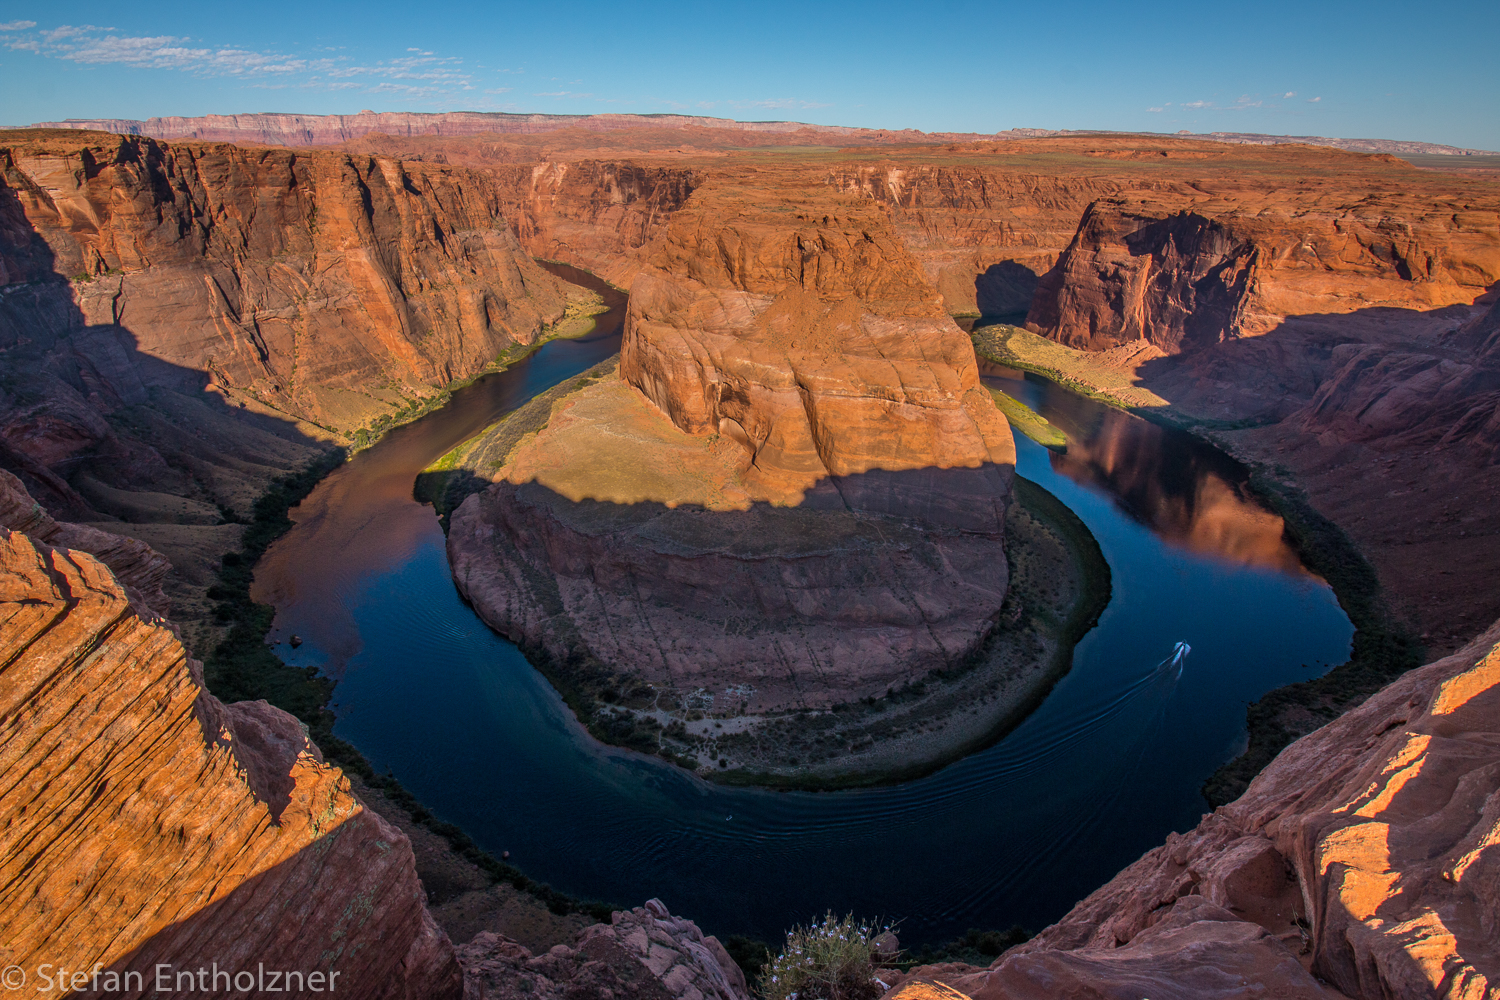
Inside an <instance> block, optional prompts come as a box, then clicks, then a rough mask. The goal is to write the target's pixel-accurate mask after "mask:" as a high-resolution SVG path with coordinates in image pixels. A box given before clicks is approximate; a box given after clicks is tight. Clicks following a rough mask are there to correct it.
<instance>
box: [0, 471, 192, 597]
mask: <svg viewBox="0 0 1500 1000" xmlns="http://www.w3.org/2000/svg"><path fill="white" fill-rule="evenodd" d="M0 527H3V528H8V529H9V530H11V531H18V532H21V533H22V534H26V535H30V536H31V537H32V538H33V539H35V540H36V541H38V542H42V543H44V544H46V545H54V546H56V547H58V548H62V549H76V550H78V551H80V552H87V553H88V554H89V555H92V556H94V557H95V558H96V559H98V560H99V561H100V562H102V563H103V564H104V565H105V566H107V567H109V571H110V572H111V573H113V574H114V577H115V580H116V581H118V582H119V584H120V586H121V587H122V588H123V589H124V591H125V594H126V596H127V597H128V598H129V599H130V606H131V608H132V610H134V611H135V613H136V614H137V615H139V616H140V617H141V618H143V619H145V620H147V621H154V620H158V619H165V618H166V617H167V615H168V613H169V612H170V611H171V608H172V602H171V600H170V599H169V598H168V597H167V595H166V592H165V591H164V590H163V589H162V586H163V584H164V583H165V582H166V579H167V574H169V573H171V572H172V564H171V563H170V562H168V561H167V557H166V556H164V555H162V554H161V553H160V552H157V551H156V550H155V549H153V548H152V547H151V546H149V545H147V544H146V543H145V542H142V541H139V540H138V539H134V538H126V537H125V536H123V535H116V534H112V533H111V532H108V531H101V530H100V529H98V528H92V527H90V526H88V525H86V524H68V523H67V522H59V521H54V520H53V519H52V516H51V515H50V514H48V513H47V511H46V509H45V508H43V507H42V505H41V504H39V503H37V502H36V501H35V500H33V499H32V498H31V494H29V493H27V492H26V487H25V486H24V485H23V484H22V483H21V481H20V480H19V479H17V478H16V477H15V476H13V475H11V474H10V473H9V472H6V471H5V470H4V469H0Z"/></svg>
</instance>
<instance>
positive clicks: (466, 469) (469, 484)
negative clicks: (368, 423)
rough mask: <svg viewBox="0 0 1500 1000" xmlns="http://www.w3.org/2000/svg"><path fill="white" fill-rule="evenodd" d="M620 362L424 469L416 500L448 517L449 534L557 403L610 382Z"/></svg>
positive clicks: (538, 400) (608, 363)
mask: <svg viewBox="0 0 1500 1000" xmlns="http://www.w3.org/2000/svg"><path fill="white" fill-rule="evenodd" d="M619 363H620V356H619V355H618V354H616V355H613V356H612V357H609V358H606V359H605V360H603V361H601V362H599V363H598V364H597V365H594V366H593V367H592V368H590V369H588V370H587V371H585V372H583V373H581V374H579V375H578V376H577V377H575V378H571V379H568V380H567V381H566V382H562V383H559V384H558V385H555V386H553V387H552V388H550V389H548V390H547V391H546V392H541V393H538V394H537V395H535V396H533V397H532V398H531V399H529V400H527V401H526V402H525V403H523V404H522V405H520V406H518V407H516V408H515V409H514V410H512V411H511V412H510V413H507V414H506V415H505V416H503V417H501V418H500V419H499V420H497V421H496V422H495V423H493V424H491V425H490V426H489V427H488V428H486V429H485V430H484V431H482V432H480V433H479V434H476V435H475V436H474V437H472V438H470V439H469V440H467V441H465V442H463V443H462V444H460V445H458V446H457V447H455V448H454V449H453V450H452V451H449V452H448V453H447V454H445V455H443V456H442V457H440V458H439V459H438V460H437V461H435V462H433V463H432V464H431V465H429V466H428V467H427V468H425V469H423V470H422V471H421V473H420V474H418V476H417V483H416V487H415V489H414V491H413V496H415V497H416V499H417V501H418V502H420V503H430V504H432V506H433V508H434V509H435V510H436V511H437V512H438V514H439V515H441V517H442V521H441V523H442V526H443V532H444V534H446V533H447V531H448V518H449V516H450V515H451V514H452V513H453V512H454V511H455V510H457V509H458V507H459V505H460V504H462V503H463V502H464V501H465V500H466V499H468V498H469V496H471V495H472V494H474V493H478V492H479V491H481V490H483V489H484V488H485V487H487V486H489V485H490V483H491V482H492V481H493V480H492V479H491V478H490V477H491V476H492V475H493V474H494V473H495V472H497V471H498V470H499V469H500V467H501V466H503V465H504V464H505V462H506V460H507V459H509V458H510V454H511V452H513V451H514V450H515V448H516V445H518V444H520V442H521V439H522V438H524V437H525V436H526V435H528V434H534V433H536V432H537V431H540V430H541V429H543V428H544V427H546V426H547V423H548V422H549V421H550V420H551V419H552V405H553V404H554V403H556V402H557V401H558V400H560V399H562V398H563V397H565V396H570V395H572V394H573V393H575V392H578V391H579V390H580V389H583V388H586V387H587V386H590V385H593V384H594V383H595V382H598V381H599V380H600V379H602V378H605V377H606V376H608V375H609V374H611V373H612V372H613V371H614V370H615V369H616V368H617V367H618V366H619Z"/></svg>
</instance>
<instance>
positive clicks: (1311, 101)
mask: <svg viewBox="0 0 1500 1000" xmlns="http://www.w3.org/2000/svg"><path fill="white" fill-rule="evenodd" d="M1322 99H1323V98H1321V97H1309V98H1308V99H1307V103H1308V104H1317V103H1318V102H1319V101H1321V100H1322Z"/></svg>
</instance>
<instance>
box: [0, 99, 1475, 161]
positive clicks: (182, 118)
mask: <svg viewBox="0 0 1500 1000" xmlns="http://www.w3.org/2000/svg"><path fill="white" fill-rule="evenodd" d="M383 116H403V117H423V118H438V117H444V116H473V117H477V118H511V119H530V120H532V121H548V120H551V121H558V120H587V119H663V118H675V119H682V120H684V121H685V122H695V121H700V122H715V123H719V122H722V123H730V124H733V125H740V126H751V127H752V128H753V127H754V126H760V127H761V128H753V130H755V131H760V130H761V129H765V130H767V131H793V130H794V129H795V130H802V129H807V130H811V131H820V132H822V131H826V132H833V133H840V134H855V133H877V134H878V133H884V134H887V135H890V134H897V135H899V134H903V133H911V134H914V135H920V136H932V137H935V138H948V137H974V138H979V139H991V138H995V137H1001V138H1047V137H1049V136H1061V135H1141V136H1152V137H1159V138H1167V139H1174V138H1184V139H1207V140H1210V141H1219V142H1224V141H1228V142H1231V143H1235V144H1246V145H1264V144H1282V143H1287V142H1297V141H1302V142H1307V143H1311V144H1313V145H1327V146H1334V145H1335V144H1343V143H1350V144H1356V143H1357V144H1371V146H1372V147H1373V146H1374V145H1376V144H1380V145H1386V144H1389V145H1391V146H1403V147H1428V149H1426V150H1417V149H1408V150H1406V152H1408V153H1409V154H1416V153H1423V152H1426V153H1431V154H1435V155H1446V156H1500V151H1496V150H1485V149H1471V148H1466V147H1460V146H1452V145H1448V144H1446V143H1436V142H1428V141H1425V140H1419V139H1376V138H1369V137H1343V136H1321V135H1291V134H1276V133H1266V132H1192V131H1189V130H1187V129H1180V130H1178V131H1176V132H1153V131H1146V130H1137V129H1108V128H1085V129H1049V128H1038V127H1015V128H1009V129H1000V130H998V131H995V132H928V131H926V130H923V129H919V128H912V127H906V128H871V127H867V126H861V125H828V124H819V123H816V122H803V121H795V120H792V119H782V118H776V119H740V118H729V117H722V116H717V115H695V114H685V113H683V112H678V111H658V112H621V111H604V112H593V113H588V114H579V113H565V114H558V113H554V112H545V111H475V110H468V109H464V110H454V111H375V110H371V109H362V110H360V111H356V112H350V113H332V114H316V113H306V112H296V111H237V112H228V113H220V112H209V113H206V114H201V115H152V116H151V117H149V118H119V117H88V118H63V119H60V120H57V121H47V122H33V123H31V124H29V125H0V130H4V131H15V130H21V129H41V128H75V129H80V130H82V126H86V125H91V124H93V125H97V124H104V123H109V124H119V125H135V126H141V127H145V126H149V125H151V124H153V123H169V122H182V123H187V122H193V121H204V120H208V119H221V120H222V119H239V118H291V119H297V120H301V119H321V120H329V119H359V118H366V117H383ZM768 126H769V127H770V128H767V127H768ZM776 126H782V128H776ZM786 126H792V127H794V128H786ZM100 131H114V130H110V129H102V130H100ZM116 134H122V133H119V132H116ZM123 134H138V135H144V134H145V133H143V132H140V131H133V132H130V133H123ZM150 137H151V138H166V137H164V136H150ZM178 138H191V137H178ZM1257 140H1260V141H1257ZM1275 140H1279V141H1280V142H1276V141H1275ZM1336 148H1346V147H1344V146H1342V145H1339V146H1337V147H1336ZM1353 151H1356V152H1362V151H1367V152H1386V151H1387V150H1379V149H1374V148H1370V149H1360V148H1355V149H1354V150H1353Z"/></svg>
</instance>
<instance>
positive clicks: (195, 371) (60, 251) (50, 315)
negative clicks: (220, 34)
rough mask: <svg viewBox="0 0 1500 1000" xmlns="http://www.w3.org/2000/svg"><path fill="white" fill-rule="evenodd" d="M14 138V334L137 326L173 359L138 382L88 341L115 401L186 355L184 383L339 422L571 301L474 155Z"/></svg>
mask: <svg viewBox="0 0 1500 1000" xmlns="http://www.w3.org/2000/svg"><path fill="white" fill-rule="evenodd" d="M7 138H8V139H11V143H12V144H11V145H10V146H9V148H7V149H5V150H4V152H3V153H0V157H3V159H0V168H3V170H4V183H5V190H4V192H3V196H0V204H3V206H4V208H5V210H6V214H7V216H8V218H7V229H8V236H9V239H8V243H9V246H7V247H5V248H3V252H0V261H3V262H0V275H3V277H0V282H3V283H4V284H6V285H15V284H20V283H24V284H25V286H26V287H25V288H24V289H15V290H13V291H12V293H11V294H8V295H7V296H6V306H7V307H8V308H7V313H8V314H9V318H10V319H11V321H12V324H13V325H12V326H11V328H10V329H9V330H8V331H7V334H6V342H5V343H4V345H3V346H4V347H6V348H7V349H14V348H16V347H18V346H21V344H22V342H23V341H30V344H29V345H28V346H30V348H31V350H32V351H35V350H37V349H39V348H43V345H46V346H47V347H51V346H54V345H55V344H57V343H58V342H59V341H60V340H64V339H65V338H67V337H69V336H70V335H72V334H75V333H77V332H79V330H80V327H84V326H87V327H92V328H102V329H104V330H109V331H110V332H112V333H113V334H114V339H116V340H120V339H122V338H133V341H134V342H133V344H122V345H121V346H120V347H116V348H114V351H113V353H114V354H115V355H117V356H118V355H120V354H122V353H128V351H129V349H130V348H133V349H134V351H135V352H137V353H138V354H140V355H144V356H146V357H148V358H150V359H154V360H155V361H158V362H165V363H166V365H159V366H157V368H158V370H157V371H153V372H150V373H149V374H146V375H145V377H142V373H141V372H140V371H139V369H141V368H143V367H146V366H145V365H144V364H136V365H133V366H131V367H133V368H135V369H137V370H135V371H129V372H122V371H118V370H117V368H118V367H120V365H119V361H120V360H123V359H118V358H117V359H109V358H108V357H107V356H101V355H106V352H104V351H102V350H93V351H89V352H88V356H89V361H90V362H91V363H92V365H93V367H94V369H95V371H94V373H93V374H94V382H95V385H94V386H91V388H95V389H97V391H99V392H100V393H101V395H103V396H104V397H105V398H106V399H112V398H113V399H117V400H118V399H126V398H128V397H130V396H131V394H132V390H135V391H136V393H137V394H139V389H140V387H142V386H144V387H145V388H147V389H149V388H150V387H152V386H155V385H159V384H161V383H162V381H163V379H164V378H166V377H168V376H167V374H166V373H165V372H163V371H161V370H160V369H165V368H167V366H171V368H172V369H175V370H176V374H177V376H178V377H177V378H176V379H175V381H176V382H177V383H179V384H178V385H173V386H171V387H172V388H187V389H201V388H202V387H203V386H204V384H206V383H210V382H211V383H212V384H213V385H214V386H215V387H217V388H219V389H221V390H226V391H229V392H240V393H244V394H247V395H249V396H251V397H253V398H254V399H256V400H258V401H259V402H261V403H262V404H264V405H266V406H268V407H270V408H272V409H274V410H276V411H279V412H283V413H287V414H289V415H292V416H294V417H300V418H302V419H306V420H309V421H311V422H313V423H315V424H319V425H322V426H326V427H328V428H330V429H333V430H337V431H343V430H347V429H351V428H353V427H357V426H360V425H361V424H362V423H363V422H364V421H365V420H368V419H370V418H371V417H373V416H374V415H375V414H377V413H379V412H381V410H383V409H385V408H387V407H389V408H397V407H399V406H402V405H406V404H407V403H409V402H410V401H411V400H412V399H414V398H419V397H425V396H431V395H433V394H434V393H436V391H437V389H438V388H439V387H440V386H441V385H442V384H444V383H446V382H448V381H451V380H452V379H456V378H462V377H464V376H467V375H471V374H473V373H475V372H476V371H478V370H480V369H482V368H483V367H484V366H485V365H486V364H488V363H489V362H491V361H493V360H494V358H495V357H496V355H498V354H499V353H500V352H501V351H502V350H504V349H505V348H507V347H509V346H511V345H512V344H515V343H522V344H524V343H529V342H530V341H532V340H533V339H534V338H535V337H536V336H537V335H538V333H539V332H540V330H541V328H542V327H543V326H544V325H545V324H547V323H550V322H553V321H555V320H557V319H558V318H560V317H561V316H562V314H563V311H564V307H565V304H566V292H565V290H564V289H565V286H564V285H563V284H562V283H561V282H559V281H558V280H557V279H555V278H553V277H552V276H551V275H549V274H547V273H546V272H544V271H542V270H541V269H540V268H539V267H537V266H536V265H535V264H534V263H533V262H531V261H530V260H529V259H528V258H527V257H526V255H525V254H524V252H522V251H521V249H520V247H519V246H518V245H517V243H516V241H515V238H514V236H513V235H512V234H511V233H510V231H509V230H508V228H507V227H505V226H504V225H503V224H502V222H501V214H500V207H499V203H498V201H497V200H496V192H495V190H494V187H493V185H492V184H491V183H489V182H488V179H487V178H485V177H483V176H481V175H475V174H473V173H470V172H468V171H465V170H463V169H461V168H447V167H431V166H425V165H411V166H405V165H402V164H401V163H399V162H396V161H391V160H378V159H373V158H370V157H352V156H349V155H342V154H338V153H311V154H309V153H291V152H289V151H284V150H248V149H242V148H238V147H234V146H212V145H201V144H181V145H166V144H161V143H158V142H155V141H154V140H149V139H138V138H118V137H108V136H94V135H90V136H87V137H82V136H81V137H77V138H72V137H67V136H62V137H59V136H58V134H57V133H51V134H48V133H41V134H36V133H18V134H16V135H15V136H14V137H11V136H8V137H7ZM28 139H29V141H24V140H28ZM17 140H23V141H19V142H18V141H17ZM28 230H30V232H28ZM64 278H67V279H72V282H71V287H69V286H68V284H67V283H65V282H63V279H64ZM59 283H62V284H59ZM70 293H71V294H70ZM48 297H51V298H52V299H53V300H55V301H51V302H48V301H46V299H47V298H48ZM70 310H71V311H72V315H69V312H70ZM110 360H115V364H114V365H110V363H109V362H110ZM205 374H206V375H207V378H205V377H204V376H205ZM131 401H134V400H131ZM382 404H384V405H382Z"/></svg>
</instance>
